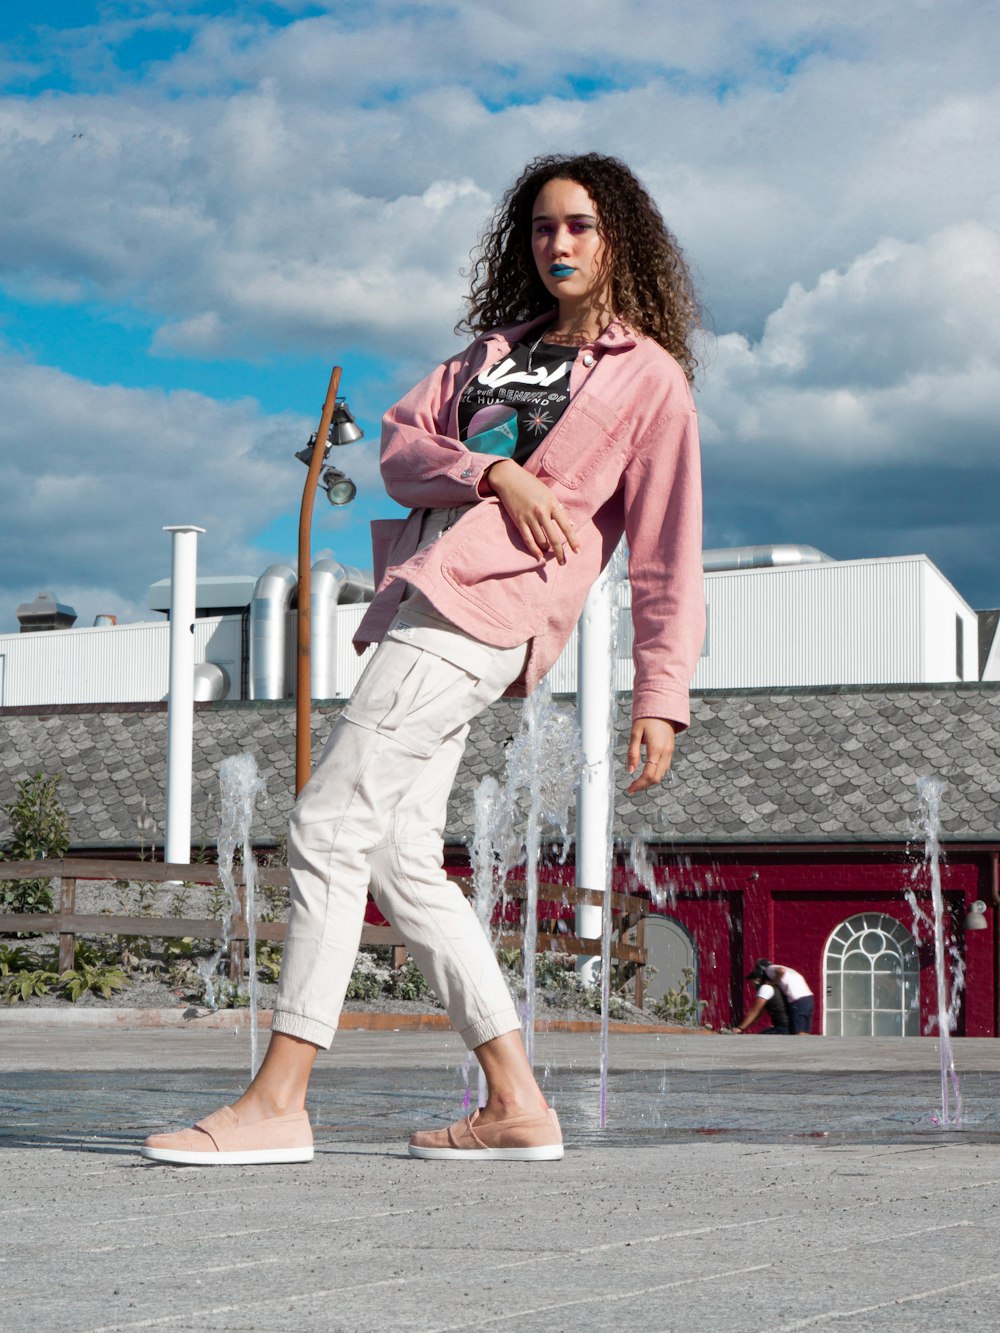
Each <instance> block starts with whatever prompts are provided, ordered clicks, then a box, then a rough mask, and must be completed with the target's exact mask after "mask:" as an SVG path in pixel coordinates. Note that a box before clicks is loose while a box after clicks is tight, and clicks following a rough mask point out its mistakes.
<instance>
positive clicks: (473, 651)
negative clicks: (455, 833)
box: [272, 594, 527, 1049]
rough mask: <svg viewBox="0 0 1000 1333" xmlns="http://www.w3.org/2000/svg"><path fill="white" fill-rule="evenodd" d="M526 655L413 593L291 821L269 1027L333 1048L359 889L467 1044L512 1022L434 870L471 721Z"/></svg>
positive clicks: (354, 947)
mask: <svg viewBox="0 0 1000 1333" xmlns="http://www.w3.org/2000/svg"><path fill="white" fill-rule="evenodd" d="M526 652H527V646H526V645H521V646H520V647H518V648H493V647H491V646H490V645H488V644H484V643H480V642H479V641H478V640H476V639H472V638H470V637H469V636H468V635H466V634H463V633H462V632H461V631H460V630H458V629H456V628H455V627H454V626H453V625H451V624H449V623H448V622H447V621H444V620H442V619H441V618H440V617H439V616H437V615H436V613H435V612H434V610H433V608H432V607H431V606H430V604H429V603H428V602H427V601H426V600H425V599H424V598H422V597H421V596H420V595H419V594H417V595H416V596H415V597H413V598H410V599H409V600H408V601H406V602H404V604H403V606H402V607H401V608H400V614H399V616H398V617H397V619H396V620H395V622H394V623H393V625H392V627H391V628H390V630H389V634H388V636H387V638H386V639H385V640H384V641H383V642H382V643H381V644H380V645H379V647H378V648H377V650H376V652H375V654H374V656H373V657H372V659H371V661H370V662H369V663H368V666H367V667H366V669H365V672H364V675H363V676H362V678H361V680H360V681H359V682H358V685H357V688H356V689H355V691H354V694H353V695H352V697H351V699H350V702H349V703H348V704H347V706H346V707H345V709H344V711H343V713H342V714H341V716H340V717H339V718H338V719H337V721H336V723H335V724H334V728H333V731H332V733H331V735H330V739H329V741H328V742H327V745H326V748H325V749H324V751H323V755H322V757H321V759H320V761H319V763H318V764H317V766H316V770H315V772H314V773H313V775H312V777H311V778H310V780H309V782H308V783H307V784H306V786H305V787H304V788H303V789H302V792H301V794H300V796H299V800H298V802H297V804H296V806H295V809H294V811H293V812H292V817H291V822H290V825H289V840H288V863H289V866H290V868H291V871H292V890H291V902H292V907H291V916H290V919H289V923H288V936H287V941H286V944H285V953H284V961H283V963H282V968H281V978H280V982H279V986H278V998H277V1002H276V1004H275V1010H274V1019H273V1023H272V1030H273V1031H275V1032H284V1033H287V1034H289V1035H290V1036H293V1037H301V1038H303V1039H305V1040H306V1041H310V1042H313V1043H314V1044H315V1045H317V1046H321V1047H324V1048H325V1047H328V1046H329V1045H330V1043H331V1042H332V1040H333V1036H334V1032H335V1031H336V1028H337V1023H338V1020H339V1017H340V1011H341V1007H342V1005H343V1002H344V995H345V993H346V990H347V985H348V982H349V980H350V976H351V971H352V968H353V966H354V960H355V957H356V955H357V952H358V945H359V942H360V939H361V928H362V925H363V922H364V914H365V904H366V900H367V895H368V892H369V890H370V891H371V894H372V897H373V898H374V900H375V902H376V903H377V904H378V908H379V911H380V912H381V913H382V914H383V916H385V917H386V918H387V920H388V921H390V922H391V923H392V924H393V925H394V926H395V927H396V929H397V930H398V931H399V932H400V935H401V936H402V938H403V939H404V940H405V941H406V944H407V947H408V948H409V950H410V952H411V953H412V955H413V957H414V959H415V961H416V963H417V966H418V967H419V968H420V970H421V972H422V973H423V974H424V976H425V977H426V979H427V981H428V982H429V983H430V985H431V986H432V987H433V988H434V991H435V992H436V994H437V995H438V997H439V998H440V1000H441V1002H442V1003H443V1004H444V1006H445V1008H446V1009H447V1010H448V1014H449V1016H450V1018H451V1021H452V1025H453V1026H454V1027H455V1028H456V1030H457V1031H458V1032H460V1033H461V1035H462V1037H463V1038H464V1040H465V1042H466V1044H467V1045H468V1046H469V1047H470V1049H471V1048H473V1047H476V1046H479V1045H481V1043H483V1042H484V1041H489V1040H490V1039H491V1038H493V1037H498V1036H502V1035H503V1034H504V1033H505V1032H511V1031H513V1030H514V1029H515V1028H517V1027H518V1026H519V1023H518V1015H517V1011H516V1009H515V1007H514V1003H513V1001H512V999H511V996H510V992H509V990H508V989H507V986H506V983H505V982H504V979H503V975H502V973H501V971H500V968H499V966H498V965H497V961H496V958H495V956H494V952H493V948H492V945H491V943H490V941H489V940H488V939H487V937H486V934H485V932H484V931H483V928H482V926H481V925H480V924H479V921H478V920H477V918H476V915H475V913H474V911H473V909H472V908H471V907H470V905H469V903H468V902H467V900H466V898H465V896H464V894H463V893H462V891H461V890H460V889H459V888H458V886H457V885H455V884H452V883H450V882H449V880H448V879H447V877H446V876H445V873H444V870H443V869H442V849H443V848H442V840H443V835H444V827H445V818H446V814H447V806H448V796H449V793H450V792H451V788H452V784H453V783H454V780H455V775H456V773H457V771H458V765H459V762H460V760H461V758H462V751H463V750H464V748H465V741H466V737H467V736H468V733H469V724H470V723H471V721H472V719H473V718H474V717H475V716H476V715H477V714H478V713H480V712H481V711H482V710H483V709H484V708H485V707H487V705H488V704H490V703H492V702H493V701H494V700H495V699H498V698H499V697H500V695H502V694H503V692H504V690H505V689H506V688H507V686H508V685H509V684H510V683H511V682H512V681H513V680H516V678H517V677H518V675H519V674H520V672H521V669H522V667H523V665H524V659H525V654H526Z"/></svg>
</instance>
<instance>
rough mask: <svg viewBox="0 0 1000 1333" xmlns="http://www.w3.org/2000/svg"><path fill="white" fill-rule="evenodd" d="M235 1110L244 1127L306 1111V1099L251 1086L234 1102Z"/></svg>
mask: <svg viewBox="0 0 1000 1333" xmlns="http://www.w3.org/2000/svg"><path fill="white" fill-rule="evenodd" d="M233 1110H234V1111H235V1112H236V1114H237V1116H238V1117H239V1119H240V1120H241V1122H242V1123H243V1124H244V1125H252V1124H255V1123H256V1122H257V1121H258V1120H272V1119H273V1118H274V1117H275V1116H279V1115H290V1114H292V1113H293V1112H295V1111H304V1110H305V1097H304V1096H295V1097H293V1096H289V1095H287V1094H285V1093H284V1092H281V1091H278V1092H274V1091H271V1090H268V1089H261V1088H255V1087H254V1086H253V1084H251V1085H250V1087H249V1088H247V1090H246V1092H245V1093H244V1094H243V1096H242V1097H240V1099H239V1100H238V1101H235V1102H233Z"/></svg>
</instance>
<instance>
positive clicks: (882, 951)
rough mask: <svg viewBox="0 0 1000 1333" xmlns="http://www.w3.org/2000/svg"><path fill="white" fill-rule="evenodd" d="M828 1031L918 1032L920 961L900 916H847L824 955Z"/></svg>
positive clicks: (863, 1033) (830, 1033)
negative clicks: (900, 920) (899, 919)
mask: <svg viewBox="0 0 1000 1333" xmlns="http://www.w3.org/2000/svg"><path fill="white" fill-rule="evenodd" d="M823 979H824V983H825V986H826V1006H825V1009H824V1014H823V1032H824V1035H825V1036H827V1037H919V1036H920V962H919V959H918V957H917V946H916V944H915V943H914V941H913V936H912V935H911V934H910V932H909V931H908V930H907V929H906V927H905V926H904V925H902V924H901V922H899V921H897V920H896V918H895V917H892V916H886V915H885V913H884V912H862V913H861V914H860V915H858V916H852V917H849V918H848V919H847V920H846V921H842V922H841V924H840V925H839V926H838V927H837V929H836V930H835V931H834V932H833V934H832V935H831V936H830V939H829V941H828V942H827V946H826V951H825V953H824V955H823Z"/></svg>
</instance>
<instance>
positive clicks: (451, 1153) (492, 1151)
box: [410, 1143, 563, 1162]
mask: <svg viewBox="0 0 1000 1333" xmlns="http://www.w3.org/2000/svg"><path fill="white" fill-rule="evenodd" d="M562 1155H563V1146H562V1144H561V1143H549V1144H547V1145H546V1146H545V1147H543V1148H416V1147H414V1145H413V1144H412V1143H411V1144H410V1156H411V1157H423V1158H427V1159H429V1160H434V1161H440V1162H455V1161H462V1162H558V1161H560V1160H561V1159H562Z"/></svg>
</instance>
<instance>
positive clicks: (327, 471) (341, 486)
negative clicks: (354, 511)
mask: <svg viewBox="0 0 1000 1333" xmlns="http://www.w3.org/2000/svg"><path fill="white" fill-rule="evenodd" d="M319 484H320V485H321V486H322V487H323V489H324V490H325V491H326V498H327V499H328V500H329V501H330V503H331V504H332V505H347V504H350V503H351V501H352V500H353V499H354V497H355V496H356V495H357V493H358V488H357V486H355V484H354V482H353V481H351V479H350V477H348V476H347V475H346V474H345V473H343V472H341V471H340V469H339V468H335V467H325V468H324V469H323V471H322V472H321V473H320V478H319Z"/></svg>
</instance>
